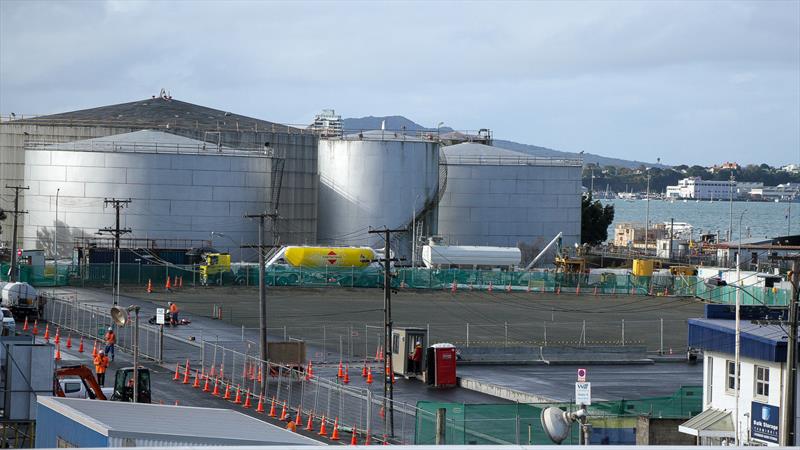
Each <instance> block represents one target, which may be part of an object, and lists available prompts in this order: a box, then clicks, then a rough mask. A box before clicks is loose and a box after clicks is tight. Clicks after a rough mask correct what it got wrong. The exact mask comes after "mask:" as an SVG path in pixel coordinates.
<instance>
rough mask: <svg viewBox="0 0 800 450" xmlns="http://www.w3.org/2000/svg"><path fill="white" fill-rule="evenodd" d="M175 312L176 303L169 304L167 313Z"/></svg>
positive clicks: (176, 308) (176, 310) (176, 309)
mask: <svg viewBox="0 0 800 450" xmlns="http://www.w3.org/2000/svg"><path fill="white" fill-rule="evenodd" d="M177 312H178V305H176V304H175V303H173V304H171V305H169V313H170V314H175V313H177Z"/></svg>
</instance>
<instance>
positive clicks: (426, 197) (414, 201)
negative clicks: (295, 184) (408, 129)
mask: <svg viewBox="0 0 800 450" xmlns="http://www.w3.org/2000/svg"><path fill="white" fill-rule="evenodd" d="M318 157H319V160H318V161H319V164H318V167H319V176H320V184H319V185H320V194H319V207H318V208H319V210H318V211H319V213H318V222H317V223H318V226H317V239H318V241H319V243H320V244H330V245H349V246H370V247H382V246H383V240H382V238H381V237H380V236H378V235H370V234H369V233H368V231H369V227H373V228H380V227H384V226H386V227H389V228H395V229H397V228H407V229H408V230H409V231H411V226H410V225H411V224H412V223H413V222H415V221H419V222H421V223H424V224H425V225H426V230H427V232H430V230H433V231H435V218H436V217H435V214H434V213H433V212H432V211H434V209H435V204H436V195H437V193H438V183H439V145H438V143H436V142H435V141H433V140H430V139H424V138H417V137H412V136H407V135H404V134H401V133H394V132H390V131H383V130H378V131H372V132H363V133H359V134H353V135H348V136H345V137H343V138H340V139H325V140H320V141H319V156H318ZM415 217H416V220H415ZM409 236H410V235H409V234H406V235H399V234H398V235H397V237H398V241H397V242H393V243H392V248H393V250H395V251H397V252H398V254H399V256H401V257H407V258H408V257H409V255H410V240H409Z"/></svg>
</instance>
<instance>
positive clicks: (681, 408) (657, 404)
mask: <svg viewBox="0 0 800 450" xmlns="http://www.w3.org/2000/svg"><path fill="white" fill-rule="evenodd" d="M702 399H703V388H702V387H701V386H684V387H681V388H680V389H679V390H678V391H676V392H675V393H674V394H673V395H671V396H665V397H652V398H645V399H639V400H619V401H605V402H593V403H592V405H591V406H589V407H588V408H587V410H588V416H589V424H590V425H591V426H592V427H591V429H592V431H591V437H590V441H589V443H590V444H612V445H614V444H616V445H625V444H630V445H632V444H635V443H636V427H637V420H638V418H639V416H647V417H649V418H658V419H660V418H670V419H676V418H681V419H684V418H685V419H689V418H690V417H692V416H694V415H696V414H698V413H700V412H701V411H702V410H703V402H702ZM550 406H555V407H558V408H561V409H563V410H565V411H570V412H573V411H575V410H576V409H577V407H576V405H575V404H574V403H547V404H545V403H538V404H525V403H514V404H461V403H440V402H428V401H422V402H418V403H417V407H418V409H419V411H424V412H425V413H424V414H420V415H419V416H417V421H416V435H415V438H414V443H415V444H418V445H424V444H433V443H434V441H435V436H436V421H435V414H436V410H437V409H439V408H445V409H446V416H445V417H446V425H445V440H446V443H447V444H462V445H463V444H472V445H477V444H484V445H507V444H523V445H525V444H528V445H548V444H549V445H552V444H553V442H552V441H551V440H550V439H549V438H548V437H547V435H546V434H545V433H544V430H543V429H542V425H541V419H540V417H541V412H542V410H543V409H545V408H547V407H550ZM432 416H433V417H434V418H433V419H431V417H432ZM578 442H579V440H578V427H577V426H573V427H572V429H571V434H570V436H569V437H568V438H567V439H566V440H565V441H564V444H573V445H576V444H578Z"/></svg>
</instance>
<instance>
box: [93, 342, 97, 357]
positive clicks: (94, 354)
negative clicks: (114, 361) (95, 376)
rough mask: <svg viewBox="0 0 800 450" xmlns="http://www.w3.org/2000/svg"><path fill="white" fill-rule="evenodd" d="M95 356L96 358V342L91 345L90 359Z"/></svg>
mask: <svg viewBox="0 0 800 450" xmlns="http://www.w3.org/2000/svg"><path fill="white" fill-rule="evenodd" d="M95 356H97V341H94V344H93V345H92V357H95Z"/></svg>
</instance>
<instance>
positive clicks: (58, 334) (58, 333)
mask: <svg viewBox="0 0 800 450" xmlns="http://www.w3.org/2000/svg"><path fill="white" fill-rule="evenodd" d="M53 343H54V344H56V345H58V344H60V343H61V327H56V336H55V339H53Z"/></svg>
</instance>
